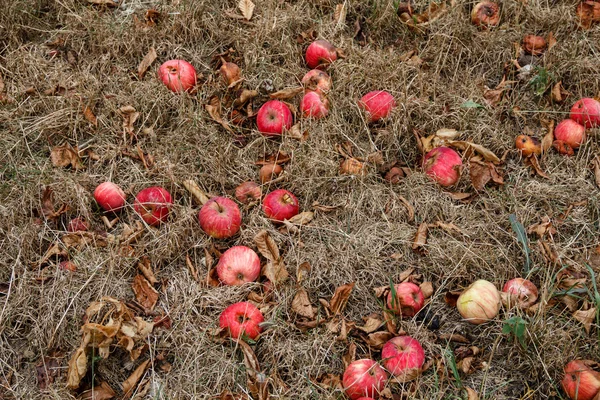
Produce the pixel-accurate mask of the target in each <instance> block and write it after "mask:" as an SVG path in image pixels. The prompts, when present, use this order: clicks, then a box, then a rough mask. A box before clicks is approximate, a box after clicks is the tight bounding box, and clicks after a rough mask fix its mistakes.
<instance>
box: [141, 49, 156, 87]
mask: <svg viewBox="0 0 600 400" xmlns="http://www.w3.org/2000/svg"><path fill="white" fill-rule="evenodd" d="M157 57H158V55H157V54H156V49H154V47H150V50H148V53H147V54H146V55H145V56H144V58H143V59H142V61H141V62H140V65H138V78H139V79H140V80H141V79H144V76H145V75H146V72H148V68H150V66H151V65H152V63H154V61H155V60H156V58H157Z"/></svg>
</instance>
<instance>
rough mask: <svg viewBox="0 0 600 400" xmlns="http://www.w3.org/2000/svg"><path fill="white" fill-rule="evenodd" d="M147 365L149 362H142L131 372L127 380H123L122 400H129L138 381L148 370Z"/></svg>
mask: <svg viewBox="0 0 600 400" xmlns="http://www.w3.org/2000/svg"><path fill="white" fill-rule="evenodd" d="M149 365H150V360H146V361H144V362H143V363H141V364H140V365H139V366H138V367H137V368H136V369H135V371H133V373H132V374H131V375H129V378H127V379H126V380H125V382H123V399H124V400H125V399H128V398H130V397H131V396H132V395H133V393H134V392H135V388H136V387H137V384H138V382H139V381H140V379H141V378H142V376H143V375H144V374H145V373H146V370H147V369H148V366H149Z"/></svg>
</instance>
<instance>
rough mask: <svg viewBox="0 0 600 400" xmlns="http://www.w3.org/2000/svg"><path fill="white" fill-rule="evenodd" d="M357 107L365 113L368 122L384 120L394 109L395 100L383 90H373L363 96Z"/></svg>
mask: <svg viewBox="0 0 600 400" xmlns="http://www.w3.org/2000/svg"><path fill="white" fill-rule="evenodd" d="M358 106H359V107H360V108H362V109H363V110H365V111H366V112H367V117H368V121H369V122H375V121H379V120H380V119H382V118H386V117H387V116H388V115H389V114H390V112H391V111H392V109H393V108H394V107H396V99H394V96H392V95H391V94H390V93H388V92H386V91H385V90H375V91H373V92H369V93H367V94H365V95H364V96H363V97H362V98H361V99H360V100H359V102H358Z"/></svg>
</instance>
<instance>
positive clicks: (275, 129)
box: [256, 100, 293, 136]
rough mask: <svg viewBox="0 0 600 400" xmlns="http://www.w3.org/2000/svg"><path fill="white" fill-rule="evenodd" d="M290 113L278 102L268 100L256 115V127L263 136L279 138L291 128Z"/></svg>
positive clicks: (291, 119)
mask: <svg viewBox="0 0 600 400" xmlns="http://www.w3.org/2000/svg"><path fill="white" fill-rule="evenodd" d="M292 122H293V118H292V112H291V111H290V109H289V108H288V106H286V105H285V103H284V102H282V101H279V100H269V101H267V102H266V103H265V104H263V105H262V107H261V108H260V110H258V114H257V115H256V125H257V126H258V130H259V131H260V133H262V134H263V135H264V136H279V135H281V134H282V133H283V131H285V130H288V129H290V128H291V127H292Z"/></svg>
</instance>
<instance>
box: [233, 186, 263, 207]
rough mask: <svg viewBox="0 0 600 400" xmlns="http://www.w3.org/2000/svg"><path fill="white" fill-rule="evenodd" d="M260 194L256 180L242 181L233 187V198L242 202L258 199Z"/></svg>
mask: <svg viewBox="0 0 600 400" xmlns="http://www.w3.org/2000/svg"><path fill="white" fill-rule="evenodd" d="M261 196H262V190H261V189H260V186H258V183H256V182H252V181H248V182H244V183H241V184H239V185H238V187H236V188H235V198H236V199H237V200H238V201H239V202H240V203H242V204H248V203H250V202H252V201H257V200H260V198H261Z"/></svg>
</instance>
